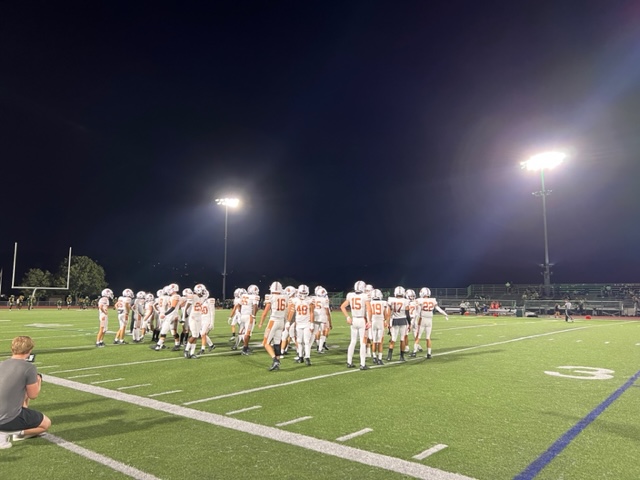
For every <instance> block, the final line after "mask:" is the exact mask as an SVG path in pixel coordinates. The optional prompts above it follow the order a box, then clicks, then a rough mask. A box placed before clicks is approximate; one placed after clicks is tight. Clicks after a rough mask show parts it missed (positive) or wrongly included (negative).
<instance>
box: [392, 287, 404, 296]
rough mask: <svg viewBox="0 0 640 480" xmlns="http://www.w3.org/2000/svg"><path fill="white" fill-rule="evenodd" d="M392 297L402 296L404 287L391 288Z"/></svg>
mask: <svg viewBox="0 0 640 480" xmlns="http://www.w3.org/2000/svg"><path fill="white" fill-rule="evenodd" d="M393 296H394V297H404V287H400V286H397V287H396V288H394V290H393Z"/></svg>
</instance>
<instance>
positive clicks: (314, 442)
mask: <svg viewBox="0 0 640 480" xmlns="http://www.w3.org/2000/svg"><path fill="white" fill-rule="evenodd" d="M44 380H45V382H47V383H52V384H54V385H58V386H61V387H66V388H70V389H73V390H77V391H81V392H85V393H91V394H93V395H99V396H101V397H105V398H111V399H113V400H117V401H121V402H126V403H130V404H133V405H139V406H141V407H146V408H151V409H153V410H156V411H158V412H164V413H168V414H172V415H177V416H180V417H184V418H187V419H189V420H198V421H201V422H205V423H208V424H210V425H216V426H218V427H222V428H228V429H231V430H235V431H238V432H244V433H248V434H250V435H255V436H257V437H262V438H267V439H269V440H274V441H277V442H281V443H285V444H287V445H293V446H296V447H300V448H304V449H307V450H311V451H314V452H318V453H322V454H324V455H331V456H333V457H337V458H342V459H345V460H350V461H352V462H357V463H361V464H363V465H367V466H369V467H378V468H382V469H384V470H388V471H392V472H396V473H399V474H401V475H408V476H411V477H414V478H419V479H423V480H470V477H466V476H464V475H460V474H457V473H450V472H445V471H443V470H438V469H436V468H432V467H428V466H426V465H422V464H420V463H417V462H411V461H408V460H403V459H401V458H395V457H391V456H388V455H382V454H379V453H373V452H368V451H366V450H361V449H359V448H353V447H348V446H346V445H341V444H339V443H335V442H330V441H328V440H320V439H318V438H313V437H309V436H307V435H301V434H299V433H293V432H288V431H286V430H281V429H279V428H275V427H268V426H265V425H259V424H255V423H251V422H246V421H243V420H238V419H236V418H232V417H227V416H224V415H217V414H214V413H209V412H203V411H200V410H194V409H191V408H186V407H183V406H180V405H173V404H171V403H166V402H161V401H158V400H154V399H150V398H145V397H138V396H136V395H131V394H129V393H123V392H118V391H115V390H109V389H107V388H103V387H98V386H95V385H86V384H83V383H79V382H73V381H71V380H67V379H64V378H58V377H52V376H50V375H46V376H45V379H44Z"/></svg>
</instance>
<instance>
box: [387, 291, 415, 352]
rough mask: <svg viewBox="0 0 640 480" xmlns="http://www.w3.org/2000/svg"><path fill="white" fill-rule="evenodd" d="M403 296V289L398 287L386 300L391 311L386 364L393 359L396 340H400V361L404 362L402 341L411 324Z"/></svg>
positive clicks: (407, 306)
mask: <svg viewBox="0 0 640 480" xmlns="http://www.w3.org/2000/svg"><path fill="white" fill-rule="evenodd" d="M404 294H405V291H404V287H400V286H398V287H396V288H395V289H394V290H393V296H391V297H389V298H388V299H387V303H388V304H389V308H390V309H391V320H390V330H391V341H390V342H389V351H388V353H387V361H388V362H390V361H391V359H392V358H393V348H394V347H395V345H396V341H397V340H398V339H400V360H401V361H402V362H404V361H406V359H405V358H404V347H405V345H404V339H405V336H406V334H407V327H408V325H409V322H411V316H410V315H409V300H407V299H406V298H405V296H404Z"/></svg>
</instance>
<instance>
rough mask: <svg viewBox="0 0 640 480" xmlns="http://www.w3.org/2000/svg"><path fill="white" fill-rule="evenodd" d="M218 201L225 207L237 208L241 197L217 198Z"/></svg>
mask: <svg viewBox="0 0 640 480" xmlns="http://www.w3.org/2000/svg"><path fill="white" fill-rule="evenodd" d="M216 203H217V204H218V205H222V206H224V207H231V208H235V207H237V206H238V205H240V199H239V198H216Z"/></svg>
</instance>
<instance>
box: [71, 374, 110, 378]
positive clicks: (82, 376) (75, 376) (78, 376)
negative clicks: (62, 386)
mask: <svg viewBox="0 0 640 480" xmlns="http://www.w3.org/2000/svg"><path fill="white" fill-rule="evenodd" d="M100 375H102V374H101V373H87V374H85V375H74V376H73V377H68V378H84V377H99V376H100Z"/></svg>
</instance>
